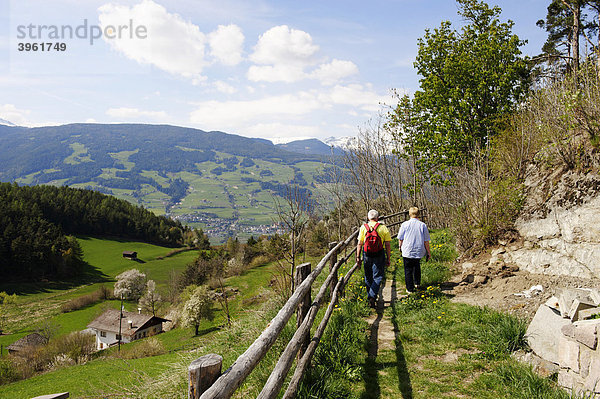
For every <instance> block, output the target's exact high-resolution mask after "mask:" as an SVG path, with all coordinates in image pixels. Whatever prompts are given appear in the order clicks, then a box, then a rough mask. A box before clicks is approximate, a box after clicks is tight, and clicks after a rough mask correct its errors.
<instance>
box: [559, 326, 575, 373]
mask: <svg viewBox="0 0 600 399" xmlns="http://www.w3.org/2000/svg"><path fill="white" fill-rule="evenodd" d="M558 364H560V367H563V368H570V369H571V370H573V371H575V372H576V373H578V372H579V344H578V343H577V342H576V341H572V340H570V339H569V338H567V337H565V336H564V335H562V334H561V335H560V336H559V339H558Z"/></svg>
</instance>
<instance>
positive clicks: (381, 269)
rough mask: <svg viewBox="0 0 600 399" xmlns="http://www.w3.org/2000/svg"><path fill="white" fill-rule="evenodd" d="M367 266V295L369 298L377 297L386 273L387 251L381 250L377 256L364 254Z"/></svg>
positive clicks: (364, 261)
mask: <svg viewBox="0 0 600 399" xmlns="http://www.w3.org/2000/svg"><path fill="white" fill-rule="evenodd" d="M363 263H364V266H365V283H366V284H367V295H368V297H369V298H377V294H378V293H379V286H380V285H381V280H383V276H384V275H385V253H384V252H383V251H381V252H380V253H379V254H377V255H375V256H369V255H367V254H366V253H365V254H363Z"/></svg>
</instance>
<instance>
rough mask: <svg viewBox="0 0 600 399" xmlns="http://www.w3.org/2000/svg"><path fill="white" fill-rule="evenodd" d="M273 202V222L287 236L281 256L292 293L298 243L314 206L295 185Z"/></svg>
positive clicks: (299, 247) (308, 195)
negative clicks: (286, 242) (287, 273)
mask: <svg viewBox="0 0 600 399" xmlns="http://www.w3.org/2000/svg"><path fill="white" fill-rule="evenodd" d="M273 202H274V206H275V213H276V215H277V219H276V220H275V222H278V223H279V224H280V225H281V226H282V227H283V228H284V230H285V231H286V232H287V236H288V242H289V250H288V251H284V252H283V253H282V254H281V255H282V256H283V259H284V261H285V262H286V263H288V265H289V267H290V269H289V270H290V273H289V278H290V280H291V281H290V287H291V291H290V292H293V291H294V278H293V277H294V271H295V268H296V263H297V256H298V253H299V251H300V249H301V245H300V243H301V242H302V241H301V240H302V236H303V233H304V229H305V227H306V224H307V223H308V221H309V214H310V212H311V211H312V208H313V207H314V204H313V200H312V199H311V198H310V192H309V191H308V190H304V189H302V188H301V187H299V186H298V185H295V184H294V185H288V186H287V188H286V190H285V194H284V196H283V197H279V196H273Z"/></svg>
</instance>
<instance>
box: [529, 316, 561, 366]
mask: <svg viewBox="0 0 600 399" xmlns="http://www.w3.org/2000/svg"><path fill="white" fill-rule="evenodd" d="M570 324H571V322H570V321H569V320H568V319H564V318H562V317H561V316H560V314H558V313H557V312H555V311H554V310H552V309H551V308H549V307H548V306H545V305H541V306H540V307H539V308H538V310H537V312H536V313H535V316H534V317H533V320H531V323H530V324H529V327H527V341H528V343H529V347H530V348H531V349H532V350H533V351H534V352H535V353H536V354H537V355H538V356H540V357H542V358H544V359H546V360H549V361H551V362H553V363H557V364H558V341H559V338H560V337H562V333H561V328H562V326H565V325H570Z"/></svg>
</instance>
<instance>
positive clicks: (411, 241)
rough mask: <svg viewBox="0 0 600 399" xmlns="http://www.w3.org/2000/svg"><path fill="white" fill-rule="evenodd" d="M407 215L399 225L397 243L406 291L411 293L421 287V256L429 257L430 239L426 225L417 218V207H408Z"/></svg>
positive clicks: (427, 258) (426, 259)
mask: <svg viewBox="0 0 600 399" xmlns="http://www.w3.org/2000/svg"><path fill="white" fill-rule="evenodd" d="M408 216H410V219H409V220H407V221H406V222H404V223H402V225H401V226H400V231H399V232H398V245H399V246H400V250H401V251H402V261H403V263H404V280H405V282H406V292H407V293H409V294H412V293H413V292H415V290H416V289H417V290H418V289H420V288H421V287H420V285H421V258H422V257H423V256H426V258H425V261H428V260H429V258H431V250H430V249H429V241H430V240H431V239H430V238H429V230H428V229H427V225H426V224H425V223H423V222H421V221H420V220H419V208H417V207H412V208H410V209H409V210H408Z"/></svg>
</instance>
